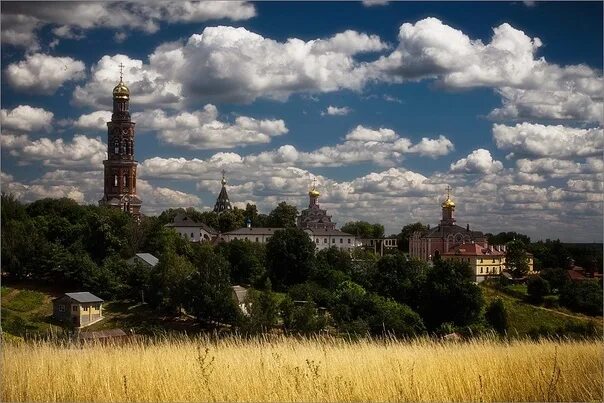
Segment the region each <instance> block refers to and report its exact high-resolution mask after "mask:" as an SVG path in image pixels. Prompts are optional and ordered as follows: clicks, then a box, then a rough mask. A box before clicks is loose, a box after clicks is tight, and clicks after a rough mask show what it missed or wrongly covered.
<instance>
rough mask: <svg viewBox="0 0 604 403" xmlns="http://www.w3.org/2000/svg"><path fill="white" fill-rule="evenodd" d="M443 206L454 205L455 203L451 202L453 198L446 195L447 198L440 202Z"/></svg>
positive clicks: (450, 206)
mask: <svg viewBox="0 0 604 403" xmlns="http://www.w3.org/2000/svg"><path fill="white" fill-rule="evenodd" d="M442 206H443V208H452V207H455V203H454V202H453V200H451V198H450V197H447V200H445V201H444V202H443V204H442Z"/></svg>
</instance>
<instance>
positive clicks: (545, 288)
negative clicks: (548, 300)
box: [526, 276, 550, 303]
mask: <svg viewBox="0 0 604 403" xmlns="http://www.w3.org/2000/svg"><path fill="white" fill-rule="evenodd" d="M526 292H527V294H528V297H529V300H530V301H531V302H534V303H541V302H542V301H543V297H545V296H546V295H548V294H549V293H550V287H549V283H548V282H547V280H544V279H542V278H541V277H539V276H532V277H530V278H529V279H528V281H527V284H526Z"/></svg>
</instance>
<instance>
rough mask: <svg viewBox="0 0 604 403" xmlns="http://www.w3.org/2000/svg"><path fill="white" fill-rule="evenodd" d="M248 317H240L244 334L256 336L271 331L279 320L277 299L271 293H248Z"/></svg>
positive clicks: (251, 291) (252, 291)
mask: <svg viewBox="0 0 604 403" xmlns="http://www.w3.org/2000/svg"><path fill="white" fill-rule="evenodd" d="M246 302H247V303H249V304H250V305H249V306H250V308H249V316H247V317H246V316H243V315H242V316H241V318H240V322H241V328H242V330H243V331H244V333H248V334H258V333H262V332H267V331H269V330H270V329H272V328H273V327H274V326H275V325H276V324H277V320H278V319H279V305H278V302H277V297H276V296H275V294H274V293H273V292H271V291H254V290H250V292H248V297H247V301H246Z"/></svg>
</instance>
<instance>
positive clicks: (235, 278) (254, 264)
mask: <svg viewBox="0 0 604 403" xmlns="http://www.w3.org/2000/svg"><path fill="white" fill-rule="evenodd" d="M217 251H218V252H219V253H220V254H222V256H224V257H225V258H226V259H227V260H228V262H229V265H230V273H231V281H232V282H233V284H253V285H254V286H259V285H260V284H261V282H262V281H263V280H264V277H265V275H266V269H265V265H266V262H265V261H266V247H265V245H264V244H260V243H254V242H250V241H247V240H242V239H235V240H232V241H231V242H226V243H222V244H220V245H219V246H218V248H217Z"/></svg>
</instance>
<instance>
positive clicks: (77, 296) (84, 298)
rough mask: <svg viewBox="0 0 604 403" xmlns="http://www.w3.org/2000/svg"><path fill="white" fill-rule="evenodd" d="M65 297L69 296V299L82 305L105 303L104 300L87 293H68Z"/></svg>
mask: <svg viewBox="0 0 604 403" xmlns="http://www.w3.org/2000/svg"><path fill="white" fill-rule="evenodd" d="M65 295H66V296H68V297H69V298H71V299H73V300H74V301H77V302H81V303H87V302H103V300H102V299H101V298H99V297H97V296H96V295H94V294H91V293H89V292H86V291H82V292H66V293H65Z"/></svg>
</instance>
